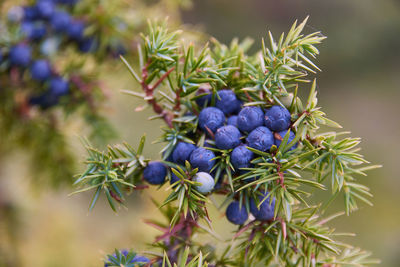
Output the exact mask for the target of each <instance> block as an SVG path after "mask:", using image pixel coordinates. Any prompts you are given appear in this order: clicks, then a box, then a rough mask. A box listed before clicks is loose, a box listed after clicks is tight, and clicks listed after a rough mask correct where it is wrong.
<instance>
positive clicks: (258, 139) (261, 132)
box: [246, 126, 274, 152]
mask: <svg viewBox="0 0 400 267" xmlns="http://www.w3.org/2000/svg"><path fill="white" fill-rule="evenodd" d="M246 141H247V143H248V144H249V147H252V148H255V149H257V150H260V151H264V152H265V151H268V150H269V149H270V148H271V146H272V145H273V144H274V135H273V134H272V132H271V131H270V130H269V129H268V128H267V127H264V126H259V127H257V128H256V129H254V130H253V131H251V133H250V134H249V135H248V136H247V138H246Z"/></svg>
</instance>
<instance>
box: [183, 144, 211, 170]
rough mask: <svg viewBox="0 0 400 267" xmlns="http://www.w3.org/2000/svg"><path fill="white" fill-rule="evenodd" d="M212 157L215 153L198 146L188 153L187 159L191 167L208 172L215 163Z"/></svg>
mask: <svg viewBox="0 0 400 267" xmlns="http://www.w3.org/2000/svg"><path fill="white" fill-rule="evenodd" d="M214 158H215V154H214V153H213V152H212V151H210V150H207V149H205V148H202V147H199V148H196V149H195V150H193V152H192V154H190V159H189V161H190V164H191V165H192V167H193V168H199V171H201V172H210V170H211V169H212V167H214V164H215V161H214V160H213V159H214Z"/></svg>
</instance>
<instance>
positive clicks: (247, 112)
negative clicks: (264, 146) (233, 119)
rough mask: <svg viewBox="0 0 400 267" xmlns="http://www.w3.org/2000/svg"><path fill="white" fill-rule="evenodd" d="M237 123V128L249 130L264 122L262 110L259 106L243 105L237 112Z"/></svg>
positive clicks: (244, 130)
mask: <svg viewBox="0 0 400 267" xmlns="http://www.w3.org/2000/svg"><path fill="white" fill-rule="evenodd" d="M237 124H238V128H239V130H241V131H243V132H251V131H253V130H254V129H255V128H257V127H258V126H262V125H263V124H264V112H263V111H262V109H261V108H259V107H244V108H243V109H242V110H241V111H240V112H239V115H238V119H237Z"/></svg>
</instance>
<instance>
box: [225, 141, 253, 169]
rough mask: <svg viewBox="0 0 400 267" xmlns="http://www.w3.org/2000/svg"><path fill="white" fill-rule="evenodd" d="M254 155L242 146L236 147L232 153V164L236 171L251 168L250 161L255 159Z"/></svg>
mask: <svg viewBox="0 0 400 267" xmlns="http://www.w3.org/2000/svg"><path fill="white" fill-rule="evenodd" d="M253 157H254V153H253V152H251V151H250V150H248V149H247V148H246V146H244V145H241V146H237V147H235V149H234V150H232V153H231V163H232V165H233V167H235V168H236V169H240V168H249V167H250V166H251V164H250V161H251V160H252V159H253Z"/></svg>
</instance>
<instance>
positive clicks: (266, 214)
mask: <svg viewBox="0 0 400 267" xmlns="http://www.w3.org/2000/svg"><path fill="white" fill-rule="evenodd" d="M269 201H270V198H269V196H268V193H266V194H264V195H263V196H259V197H258V202H257V203H256V202H255V200H254V199H251V200H250V212H251V214H253V216H254V217H255V218H256V220H258V221H269V220H272V219H273V218H274V209H275V198H274V199H273V200H272V202H271V204H270V203H269ZM260 202H262V204H261V205H260V208H259V209H258V207H257V205H258V204H259V203H260Z"/></svg>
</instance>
